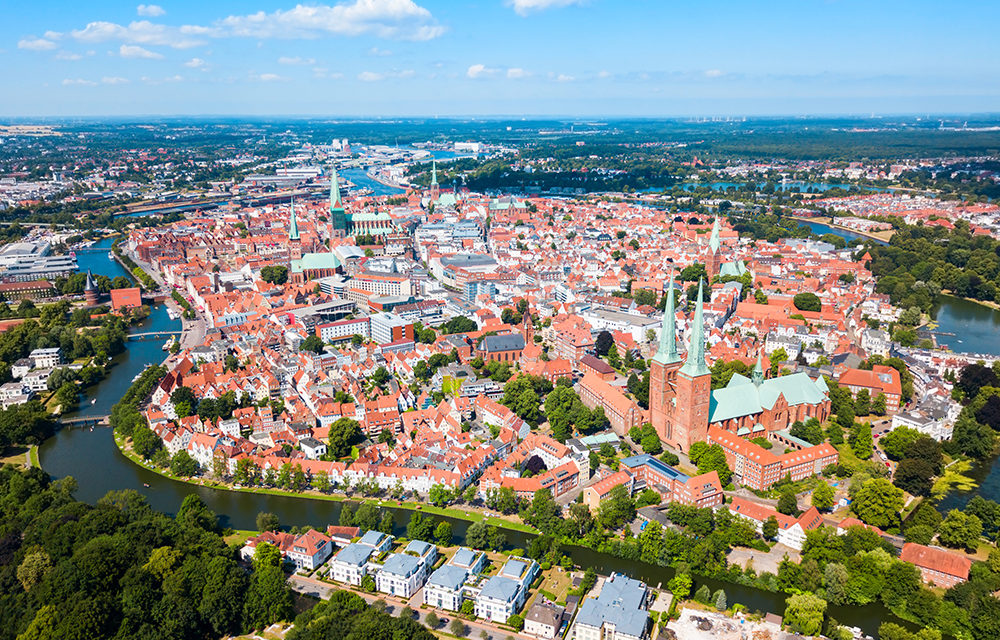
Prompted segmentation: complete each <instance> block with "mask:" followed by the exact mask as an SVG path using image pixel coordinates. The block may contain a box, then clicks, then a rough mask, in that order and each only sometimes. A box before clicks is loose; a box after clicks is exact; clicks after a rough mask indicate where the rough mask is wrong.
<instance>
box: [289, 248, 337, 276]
mask: <svg viewBox="0 0 1000 640" xmlns="http://www.w3.org/2000/svg"><path fill="white" fill-rule="evenodd" d="M339 266H340V260H339V259H338V258H337V255H336V254H334V253H307V254H305V255H304V256H302V259H301V260H292V262H291V268H292V272H293V273H302V272H303V271H311V270H315V269H336V268H337V267H339Z"/></svg>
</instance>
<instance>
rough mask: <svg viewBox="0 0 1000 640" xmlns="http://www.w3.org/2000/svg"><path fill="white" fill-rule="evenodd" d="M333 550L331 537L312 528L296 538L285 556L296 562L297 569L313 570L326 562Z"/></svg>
mask: <svg viewBox="0 0 1000 640" xmlns="http://www.w3.org/2000/svg"><path fill="white" fill-rule="evenodd" d="M332 550H333V543H332V542H331V541H330V538H328V537H327V536H325V535H323V534H322V533H320V532H319V531H316V530H315V529H311V530H309V531H307V532H305V533H303V534H302V535H300V536H298V537H297V538H295V542H293V543H292V546H291V547H290V548H289V549H288V552H287V553H286V554H285V557H286V558H288V560H290V561H291V562H293V563H295V568H296V569H306V570H309V571H312V570H313V569H315V568H317V567H319V566H320V565H321V564H323V563H324V562H326V559H327V558H329V557H330V553H331V552H332Z"/></svg>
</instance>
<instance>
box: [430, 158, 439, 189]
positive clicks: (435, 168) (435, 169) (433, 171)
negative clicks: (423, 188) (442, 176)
mask: <svg viewBox="0 0 1000 640" xmlns="http://www.w3.org/2000/svg"><path fill="white" fill-rule="evenodd" d="M437 183H438V166H437V160H431V185H435V184H437Z"/></svg>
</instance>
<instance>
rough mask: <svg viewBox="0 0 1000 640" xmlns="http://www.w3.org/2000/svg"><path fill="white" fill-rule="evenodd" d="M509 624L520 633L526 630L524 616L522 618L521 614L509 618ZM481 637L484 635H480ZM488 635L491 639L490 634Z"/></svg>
mask: <svg viewBox="0 0 1000 640" xmlns="http://www.w3.org/2000/svg"><path fill="white" fill-rule="evenodd" d="M507 624H508V626H511V627H513V628H514V630H515V631H520V630H521V629H523V628H524V616H522V615H521V614H519V613H515V614H514V615H512V616H511V617H509V618H507ZM482 633H486V631H483V632H482ZM480 635H482V634H480ZM486 635H487V637H489V634H488V633H487V634H486ZM483 640H486V639H485V638H484V639H483Z"/></svg>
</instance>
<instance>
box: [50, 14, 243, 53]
mask: <svg viewBox="0 0 1000 640" xmlns="http://www.w3.org/2000/svg"><path fill="white" fill-rule="evenodd" d="M70 35H71V36H73V38H75V39H76V40H79V41H80V42H106V41H108V40H121V41H123V42H130V43H133V44H144V45H159V46H165V47H173V48H174V49H190V48H191V47H197V46H200V45H203V44H205V43H206V40H205V39H204V38H206V37H222V36H224V35H225V33H224V32H223V31H222V30H220V29H214V28H211V27H199V26H194V25H185V26H183V27H168V26H166V25H162V24H154V23H152V22H149V21H148V20H138V21H136V22H132V23H130V24H129V25H128V26H123V25H120V24H115V23H114V22H91V23H89V24H87V26H86V27H85V28H83V29H75V30H73V31H71V32H70Z"/></svg>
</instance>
